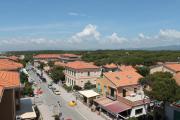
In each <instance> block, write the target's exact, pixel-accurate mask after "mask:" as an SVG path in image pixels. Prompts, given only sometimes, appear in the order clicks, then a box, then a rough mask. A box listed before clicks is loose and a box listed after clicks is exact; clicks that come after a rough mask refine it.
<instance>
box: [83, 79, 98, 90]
mask: <svg viewBox="0 0 180 120" xmlns="http://www.w3.org/2000/svg"><path fill="white" fill-rule="evenodd" d="M95 87H96V85H93V84H92V83H91V82H90V81H88V82H87V83H85V84H84V89H93V88H95Z"/></svg>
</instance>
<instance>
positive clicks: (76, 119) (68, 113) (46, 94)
mask: <svg viewBox="0 0 180 120" xmlns="http://www.w3.org/2000/svg"><path fill="white" fill-rule="evenodd" d="M29 76H30V78H32V79H33V80H34V81H36V82H39V81H41V80H40V78H39V77H38V76H37V75H36V73H34V72H33V71H29ZM38 86H39V87H41V89H42V91H43V94H42V100H43V104H46V105H48V106H49V109H50V110H51V111H52V110H53V111H54V109H53V108H54V107H53V106H55V105H56V106H57V107H56V108H57V110H56V109H55V111H60V112H61V113H62V117H63V118H65V120H66V119H67V118H71V119H72V120H86V119H85V118H84V117H83V116H82V115H81V114H80V113H78V112H77V111H75V110H74V108H73V107H70V106H68V104H67V102H66V101H65V100H64V99H63V98H62V97H61V96H60V95H55V94H54V93H53V92H52V91H51V90H50V89H49V88H48V87H47V83H42V82H41V83H40V84H38ZM58 101H59V102H60V104H61V106H59V104H58Z"/></svg>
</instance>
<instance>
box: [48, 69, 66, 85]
mask: <svg viewBox="0 0 180 120" xmlns="http://www.w3.org/2000/svg"><path fill="white" fill-rule="evenodd" d="M63 70H64V68H63V67H59V66H55V67H53V68H52V69H51V70H50V77H51V78H52V79H53V81H54V82H55V83H57V82H59V80H61V81H64V80H65V76H64V73H63Z"/></svg>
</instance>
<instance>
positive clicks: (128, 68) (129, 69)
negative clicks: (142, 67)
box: [119, 65, 137, 71]
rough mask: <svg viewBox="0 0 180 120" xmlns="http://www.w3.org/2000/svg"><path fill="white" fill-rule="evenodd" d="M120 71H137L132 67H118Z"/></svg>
mask: <svg viewBox="0 0 180 120" xmlns="http://www.w3.org/2000/svg"><path fill="white" fill-rule="evenodd" d="M119 69H120V70H121V71H137V70H136V69H135V68H134V67H133V66H130V65H121V66H119Z"/></svg>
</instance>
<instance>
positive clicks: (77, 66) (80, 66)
mask: <svg viewBox="0 0 180 120" xmlns="http://www.w3.org/2000/svg"><path fill="white" fill-rule="evenodd" d="M66 67H69V68H73V69H98V68H99V67H98V66H96V65H94V64H92V63H87V62H84V61H75V62H69V63H67V64H66Z"/></svg>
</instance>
